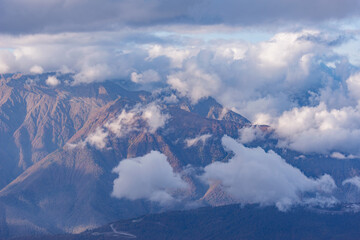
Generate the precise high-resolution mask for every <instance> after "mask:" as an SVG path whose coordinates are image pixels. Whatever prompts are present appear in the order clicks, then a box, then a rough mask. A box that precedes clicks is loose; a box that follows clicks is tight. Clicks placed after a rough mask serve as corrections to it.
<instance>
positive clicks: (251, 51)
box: [163, 30, 351, 120]
mask: <svg viewBox="0 0 360 240" xmlns="http://www.w3.org/2000/svg"><path fill="white" fill-rule="evenodd" d="M337 38H339V36H336V34H335V36H334V35H332V34H326V33H324V32H319V31H315V30H303V31H299V32H283V33H278V34H275V35H274V36H273V37H272V38H271V39H270V40H268V41H263V42H259V43H253V44H250V43H244V42H241V41H220V40H214V41H209V42H208V43H207V44H205V45H203V46H201V47H200V49H197V50H192V54H190V55H189V57H187V58H185V59H184V60H183V63H182V67H181V68H179V69H177V68H175V69H174V71H172V72H171V74H169V75H168V77H167V83H168V84H169V85H170V86H171V87H172V88H173V89H176V90H177V91H178V92H180V93H181V94H182V95H183V96H187V97H189V98H190V99H191V100H192V102H193V103H195V102H197V101H198V100H199V99H200V98H203V97H207V96H213V97H215V98H216V99H217V100H218V101H220V102H221V103H222V104H223V105H225V106H227V107H230V108H234V109H236V110H237V111H238V112H239V113H241V114H243V115H245V116H246V117H247V118H249V119H250V120H256V118H257V115H258V114H259V113H263V114H264V113H265V114H271V115H273V116H274V115H275V116H276V115H279V114H281V113H282V112H283V111H285V110H289V109H291V108H293V107H296V106H299V105H304V104H309V103H311V104H313V103H314V102H319V101H320V100H322V101H327V102H332V103H333V104H336V100H335V96H334V94H332V93H333V92H335V91H338V95H342V94H345V95H346V94H347V93H344V92H343V91H341V89H346V83H345V81H344V79H346V78H347V77H348V75H349V74H350V73H351V70H350V69H351V66H350V64H349V63H348V62H346V60H344V59H343V57H341V56H339V55H337V54H335V53H334V52H333V51H332V43H333V42H334V39H337ZM189 49H190V50H191V48H189ZM221 49H224V51H220V50H221ZM225 50H226V51H225ZM163 56H165V54H163ZM334 61H339V62H337V63H336V67H335V69H332V68H329V67H327V66H326V64H327V63H328V62H334ZM346 68H347V69H348V70H345V69H346ZM345 100H346V97H345V98H344V101H345Z"/></svg>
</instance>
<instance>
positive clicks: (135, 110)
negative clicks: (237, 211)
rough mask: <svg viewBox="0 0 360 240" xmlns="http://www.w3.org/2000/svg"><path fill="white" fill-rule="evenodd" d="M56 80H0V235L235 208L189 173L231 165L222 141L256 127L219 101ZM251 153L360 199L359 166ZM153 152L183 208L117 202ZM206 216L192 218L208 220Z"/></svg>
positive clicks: (267, 143)
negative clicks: (121, 186)
mask: <svg viewBox="0 0 360 240" xmlns="http://www.w3.org/2000/svg"><path fill="white" fill-rule="evenodd" d="M50 75H51V76H53V75H54V73H47V74H42V75H21V74H8V75H1V77H0V146H1V147H0V189H1V190H0V236H2V237H16V236H21V235H37V234H58V233H65V232H68V233H79V232H82V231H84V230H86V229H91V228H95V227H98V226H101V225H104V224H106V223H109V222H114V221H117V220H120V219H129V218H134V217H137V216H141V215H144V214H149V213H157V212H161V211H165V210H169V209H173V210H174V209H175V210H176V209H180V210H181V209H188V208H194V207H198V206H209V205H210V206H220V205H225V204H231V203H234V202H236V201H235V200H234V199H233V198H232V196H229V195H228V194H227V193H226V192H224V191H223V190H222V189H221V187H219V185H218V184H217V183H216V182H215V183H213V184H211V185H210V186H207V185H206V184H203V182H201V180H200V179H199V178H198V177H196V175H194V174H191V172H192V171H202V169H203V167H205V166H207V165H209V164H211V163H212V162H215V161H222V162H227V161H228V160H229V159H230V158H231V157H232V153H231V152H229V151H226V150H225V149H224V146H223V145H222V143H221V139H222V137H223V136H224V135H228V136H230V137H232V138H234V139H237V138H239V130H240V129H242V128H244V127H250V126H251V123H250V122H249V121H248V120H247V119H246V118H244V117H243V116H241V115H239V114H237V113H235V112H232V111H230V110H228V109H226V108H224V107H223V106H221V105H220V104H219V103H217V102H216V101H215V100H214V99H212V98H207V99H202V100H200V101H199V102H198V103H196V104H192V103H191V102H190V101H189V100H188V99H186V98H183V97H181V96H179V95H177V94H176V93H175V92H173V91H171V90H169V89H165V90H162V91H154V92H153V93H150V92H145V91H130V90H125V89H124V88H123V87H121V86H120V85H119V84H118V82H113V81H108V82H104V83H92V84H87V85H71V75H58V76H57V78H58V79H59V81H60V84H59V85H57V86H49V85H47V84H46V79H47V78H48V76H50ZM261 129H262V131H263V132H264V134H265V135H266V134H269V133H270V132H271V130H269V128H268V127H265V126H263V127H262V128H261ZM248 146H261V147H262V148H264V149H273V150H275V151H276V152H277V153H278V154H280V155H281V156H282V157H283V158H284V159H286V161H287V162H289V163H291V164H292V165H294V166H296V167H298V168H299V169H300V170H301V171H303V172H304V173H305V174H306V175H307V176H309V177H314V178H316V177H319V176H321V175H322V174H325V173H328V174H331V176H332V177H334V179H335V181H336V183H337V185H338V186H340V187H339V188H338V189H337V190H336V192H335V194H337V196H338V199H340V200H342V201H348V200H349V199H351V201H352V202H356V201H358V199H359V198H358V197H359V193H358V192H357V189H351V187H350V186H342V185H341V183H342V181H343V180H344V179H346V178H348V177H351V176H355V175H356V174H357V173H359V171H360V164H359V162H358V159H344V160H341V161H339V160H338V159H332V158H329V157H328V156H320V155H307V156H306V157H305V156H304V157H301V158H299V156H300V153H297V152H293V151H287V150H286V149H281V148H277V146H276V139H273V138H268V137H266V136H265V137H264V138H263V139H262V140H259V141H255V142H252V143H251V144H249V145H248ZM151 151H158V152H160V153H162V154H164V155H165V156H166V159H167V162H168V163H169V164H170V166H171V168H172V169H173V171H174V172H175V173H176V174H178V175H179V176H181V179H183V180H184V181H185V182H186V183H187V185H188V186H189V188H186V189H184V190H181V191H179V192H176V194H177V195H178V196H181V197H180V198H179V199H180V200H178V201H175V202H174V203H172V204H171V206H168V205H163V204H160V203H159V202H154V201H150V200H149V199H128V198H121V199H119V198H115V197H114V196H112V192H113V187H114V180H115V179H116V178H117V177H118V175H117V174H116V173H115V172H114V171H113V170H114V168H115V167H117V166H118V164H119V162H120V161H122V160H124V159H128V158H134V157H141V156H144V155H146V154H149V153H150V152H151ZM135 177H139V178H140V177H141V176H135ZM199 211H200V212H196V211H195V212H194V214H195V215H196V214H198V213H201V214H205V213H204V212H202V211H205V210H199ZM209 211H212V210H209ZM249 211H250V210H249ZM271 211H273V210H271ZM220 212H221V211H220ZM271 213H272V212H271ZM176 214H177V213H176ZM176 214H175V215H176ZM186 214H187V213H186ZM186 214H185V215H179V218H180V219H181V218H182V217H183V216H187V215H186ZM189 214H193V213H189ZM214 214H215V213H214ZM216 214H217V213H216ZM219 214H220V213H219ZM248 214H250V213H248ZM279 214H280V213H279ZM170 215H171V214H170ZM170 215H169V216H170ZM154 216H155V215H154ZM156 216H158V215H156ZM159 216H166V215H159ZM249 216H250V215H249ZM186 218H187V217H186ZM200 218H205V215H201V217H200ZM164 219H167V217H166V218H164ZM230 220H231V219H230ZM159 221H160V220H159ZM161 221H163V220H161ZM184 221H185V220H184ZM186 221H187V220H186ZM201 221H203V220H201ZM123 223H124V224H127V223H128V222H126V221H125V222H123ZM123 223H121V224H123ZM200 223H201V222H198V223H196V224H200ZM213 225H216V222H213ZM213 225H212V226H213ZM126 226H128V225H126ZM224 226H225V225H224ZM128 227H129V229H128V230H131V231H132V229H133V228H132V226H130V225H129V226H128ZM143 227H144V229H148V226H147V225H146V226H143ZM180 227H185V226H182V225H181V224H180ZM219 227H220V226H219ZM130 228H131V229H130ZM116 229H117V228H116ZM214 229H217V228H214ZM175 230H176V229H175ZM217 230H219V231H220V229H217ZM176 231H177V230H176ZM176 231H175V232H176ZM221 231H222V230H221ZM146 234H150V233H146ZM146 234H145V235H144V236H148V235H146ZM189 234H192V232H191V231H189ZM199 236H200V235H199ZM234 236H237V235H234ZM239 236H240V235H239ZM159 237H160V238H161V237H168V236H167V235H166V236H159ZM200 237H201V236H200ZM97 239H98V238H97ZM104 239H106V238H104ZM245 239H246V238H245Z"/></svg>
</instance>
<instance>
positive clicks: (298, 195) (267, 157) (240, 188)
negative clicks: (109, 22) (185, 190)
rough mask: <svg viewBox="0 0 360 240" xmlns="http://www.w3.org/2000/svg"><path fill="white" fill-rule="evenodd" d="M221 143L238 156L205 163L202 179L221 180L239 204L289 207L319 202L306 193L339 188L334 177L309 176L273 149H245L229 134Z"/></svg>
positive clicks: (209, 182) (323, 191) (283, 208)
mask: <svg viewBox="0 0 360 240" xmlns="http://www.w3.org/2000/svg"><path fill="white" fill-rule="evenodd" d="M222 143H223V145H224V147H225V148H227V149H228V150H231V151H232V152H233V153H234V154H235V155H234V156H233V157H232V158H231V159H230V160H229V162H214V163H212V164H210V165H208V166H206V167H205V168H204V174H203V175H202V176H201V179H202V180H203V181H204V182H206V183H208V184H209V185H211V184H213V183H216V182H219V181H220V182H221V185H222V187H223V189H224V190H225V191H226V192H227V193H228V194H230V196H232V197H233V198H234V199H236V201H238V202H239V203H243V204H251V203H260V204H264V205H267V204H276V206H277V207H278V208H279V209H280V210H286V209H287V208H288V207H290V206H291V205H293V204H303V203H304V202H305V200H306V201H308V202H312V203H313V204H314V203H316V202H317V200H316V199H313V200H309V199H308V198H307V197H306V194H307V193H318V194H320V195H319V196H321V194H329V193H331V192H332V191H333V190H334V189H335V188H336V185H335V182H334V180H333V179H332V177H331V176H329V175H323V176H321V177H320V178H318V179H312V178H308V177H306V176H305V175H304V174H303V173H302V172H301V171H300V170H299V169H297V168H295V167H293V166H291V165H289V164H288V163H286V162H285V160H284V159H282V158H281V157H280V156H279V155H277V154H276V153H275V152H273V151H268V152H265V151H264V150H263V149H261V148H259V147H258V148H246V147H244V146H243V145H242V144H240V143H238V142H236V141H235V140H234V139H232V138H230V137H228V136H224V137H223V139H222ZM319 196H317V197H316V198H318V197H319ZM322 199H323V200H324V199H326V198H322Z"/></svg>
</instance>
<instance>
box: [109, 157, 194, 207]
mask: <svg viewBox="0 0 360 240" xmlns="http://www.w3.org/2000/svg"><path fill="white" fill-rule="evenodd" d="M113 172H114V173H117V174H119V177H118V178H116V179H115V180H114V186H113V192H112V194H111V195H112V196H113V197H116V198H126V199H130V200H137V199H146V200H150V201H152V202H157V203H160V204H162V205H167V204H169V203H171V202H173V201H174V200H176V198H175V197H174V193H175V192H176V190H181V189H185V188H187V187H188V186H187V184H186V182H185V181H183V180H182V179H181V177H180V175H178V174H176V173H174V172H173V169H172V167H171V165H170V164H169V163H168V162H167V159H166V156H165V155H164V154H162V153H160V152H157V151H151V152H150V153H148V154H147V155H144V156H142V157H137V158H129V159H125V160H122V161H120V163H119V165H118V166H117V167H116V168H114V169H113Z"/></svg>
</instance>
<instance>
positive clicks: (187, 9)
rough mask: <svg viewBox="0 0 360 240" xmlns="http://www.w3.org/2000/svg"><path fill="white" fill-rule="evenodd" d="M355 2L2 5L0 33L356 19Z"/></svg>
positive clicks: (8, 1)
mask: <svg viewBox="0 0 360 240" xmlns="http://www.w3.org/2000/svg"><path fill="white" fill-rule="evenodd" d="M359 12H360V11H359V2H358V1H357V0H343V1H341V3H339V1H338V0H327V1H325V0H314V1H310V0H305V1H304V0H302V1H301V0H293V1H285V0H272V1H267V0H259V1H248V0H237V1H236V0H225V1H221V2H219V1H216V0H199V1H189V0H184V1H166V0H151V1H142V0H120V1H115V0H105V1H90V0H73V1H69V0H47V1H46V0H35V1H27V0H2V1H1V2H0V32H3V33H35V32H71V31H94V30H116V29H122V28H124V27H126V26H130V27H138V26H142V27H147V26H154V25H176V24H179V23H180V24H188V25H195V24H196V25H210V24H228V25H241V26H254V25H263V24H265V25H271V24H279V23H281V24H285V23H289V22H290V23H298V22H305V23H306V22H307V23H309V22H310V23H313V22H321V21H325V20H332V19H342V18H346V17H352V16H358V14H359Z"/></svg>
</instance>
